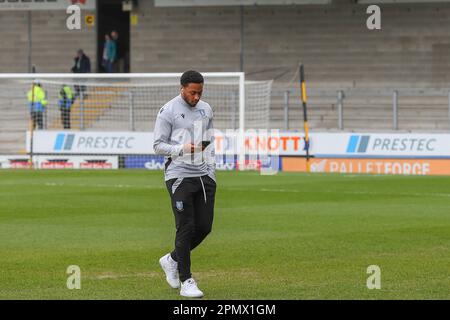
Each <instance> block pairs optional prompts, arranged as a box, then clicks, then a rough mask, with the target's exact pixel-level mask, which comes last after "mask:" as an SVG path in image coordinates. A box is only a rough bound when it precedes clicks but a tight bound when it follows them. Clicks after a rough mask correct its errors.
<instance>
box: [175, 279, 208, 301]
mask: <svg viewBox="0 0 450 320" xmlns="http://www.w3.org/2000/svg"><path fill="white" fill-rule="evenodd" d="M180 295H182V296H183V297H188V298H201V297H203V292H201V291H200V290H199V289H198V287H197V283H196V282H195V280H194V279H192V278H189V279H187V280H186V281H183V282H182V283H181V290H180Z"/></svg>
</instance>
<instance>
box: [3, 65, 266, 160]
mask: <svg viewBox="0 0 450 320" xmlns="http://www.w3.org/2000/svg"><path fill="white" fill-rule="evenodd" d="M202 75H203V76H204V78H205V86H204V91H203V96H202V100H204V101H206V102H208V103H209V104H210V105H211V107H212V108H213V112H214V127H215V129H217V130H220V131H222V132H226V131H234V132H235V133H236V134H235V139H236V143H235V147H236V146H237V148H236V152H235V155H236V156H237V159H236V160H237V161H238V162H239V163H244V159H245V147H244V140H245V139H244V133H245V130H246V129H260V128H262V129H267V128H268V126H269V108H270V94H271V86H272V81H246V79H245V74H244V73H242V72H205V73H202ZM180 77H181V73H134V74H90V73H88V74H71V73H70V74H69V73H63V74H61V73H41V74H20V73H19V74H17V73H15V74H0V112H2V115H3V119H2V120H0V121H3V122H4V123H8V126H6V127H7V128H6V129H3V128H0V145H3V148H1V147H0V157H1V156H2V155H5V154H23V153H24V149H25V143H24V141H23V140H24V138H22V135H24V132H25V131H27V129H28V125H27V126H24V123H25V122H26V123H27V124H28V120H29V119H30V109H29V105H30V102H29V101H27V92H28V91H29V90H30V88H31V87H32V86H33V85H34V84H37V83H39V84H40V86H41V88H42V89H43V91H44V92H45V93H46V100H47V105H46V106H45V108H44V110H43V127H42V128H39V127H37V128H36V131H35V133H34V135H35V136H36V137H41V138H42V134H43V132H44V131H45V132H50V133H52V134H53V135H54V134H56V131H58V132H59V131H61V132H80V133H81V132H96V133H98V132H135V133H140V132H147V133H148V132H153V126H154V123H155V120H156V116H157V113H158V111H159V109H160V108H161V107H162V106H163V105H164V104H165V103H166V102H168V101H169V100H171V99H172V98H173V97H175V96H176V95H178V94H179V89H180ZM64 86H68V87H69V88H70V89H69V92H70V91H71V94H72V99H73V103H72V104H71V106H70V112H69V115H68V117H69V121H68V122H70V123H69V124H68V123H67V121H64V119H65V117H67V113H66V114H64V112H63V110H62V109H63V108H62V105H61V104H63V105H65V102H62V101H66V100H64V99H65V98H66V93H65V92H64V90H63V87H64ZM61 95H63V96H61ZM68 95H70V93H69V94H68ZM3 111H5V112H3ZM8 128H9V131H8ZM20 131H22V132H20ZM19 135H20V136H21V137H19ZM2 136H3V138H2ZM52 137H53V136H52ZM55 139H56V138H55ZM5 140H8V144H6V145H5V144H2V141H5ZM5 146H6V147H5ZM38 146H39V144H38V145H35V146H34V148H35V150H33V154H36V155H39V154H40V152H39V148H38ZM25 150H26V149H25ZM52 151H55V150H52ZM56 151H59V150H56ZM94 151H95V150H94ZM94 151H93V152H92V155H96V152H94ZM25 153H27V152H25ZM75 153H76V152H75ZM111 154H114V152H113V151H111ZM120 161H123V160H120ZM120 161H119V162H120ZM238 168H244V166H240V165H239V166H238Z"/></svg>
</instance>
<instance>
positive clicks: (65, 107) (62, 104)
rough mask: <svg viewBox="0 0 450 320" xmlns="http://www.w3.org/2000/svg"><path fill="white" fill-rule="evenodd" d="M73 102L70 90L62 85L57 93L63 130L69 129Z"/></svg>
mask: <svg viewBox="0 0 450 320" xmlns="http://www.w3.org/2000/svg"><path fill="white" fill-rule="evenodd" d="M73 102H74V96H73V92H72V89H71V88H70V87H69V86H68V85H66V84H63V85H62V87H61V90H60V91H59V101H58V106H59V111H61V123H62V126H63V128H64V129H70V109H71V108H72V105H73Z"/></svg>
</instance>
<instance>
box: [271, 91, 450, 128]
mask: <svg viewBox="0 0 450 320" xmlns="http://www.w3.org/2000/svg"><path fill="white" fill-rule="evenodd" d="M274 97H275V98H276V97H278V98H279V99H278V100H277V101H278V102H279V103H280V101H281V98H282V104H283V106H282V109H283V112H282V114H283V119H282V122H283V129H284V130H290V129H292V128H291V123H292V122H293V120H301V121H303V119H302V118H301V119H294V118H293V117H292V114H291V113H292V110H293V109H297V110H299V108H300V100H299V92H298V90H297V89H291V90H279V89H278V90H277V89H274V90H272V98H274ZM333 97H334V99H333ZM389 97H391V102H390V103H387V102H385V103H383V108H384V110H386V114H385V118H386V121H389V120H388V119H391V120H390V121H391V123H392V125H391V126H390V127H389V129H390V130H395V131H397V130H400V126H399V124H400V123H401V122H402V121H403V123H405V122H407V121H409V120H411V119H405V120H404V119H402V116H401V114H400V109H401V110H402V111H403V112H406V111H410V112H413V111H414V107H413V106H411V105H408V104H405V103H403V104H402V103H401V101H400V99H401V98H421V99H425V98H426V97H431V98H440V99H442V103H440V108H439V110H440V111H442V112H441V113H442V114H440V115H439V117H440V119H446V122H447V128H444V129H440V130H450V90H449V89H424V88H400V89H373V88H370V89H365V88H350V89H329V90H309V92H308V107H309V108H308V109H309V110H308V112H309V113H311V111H315V110H317V109H318V108H321V110H324V111H323V114H325V113H326V112H325V110H332V111H333V112H334V113H335V120H336V123H335V126H334V129H338V130H347V129H349V128H348V127H347V126H346V125H345V123H346V118H345V116H344V114H345V109H346V106H347V108H348V105H347V104H346V102H347V101H348V100H349V99H351V98H353V99H359V100H364V99H366V100H369V102H365V103H363V104H361V107H360V112H365V111H367V110H368V109H369V108H371V102H370V101H371V100H376V99H380V98H382V99H384V101H387V100H388V99H389ZM331 99H333V100H334V102H333V103H330V100H331ZM324 100H328V102H323V101H324ZM444 101H445V104H444ZM378 107H379V106H378ZM272 108H274V106H272ZM427 108H428V110H433V108H429V107H427V106H425V107H424V109H423V110H422V111H426V110H427ZM353 109H355V107H354V106H353ZM416 109H417V106H416ZM367 116H368V117H370V112H367ZM367 120H368V121H370V118H368V119H367ZM416 120H417V121H422V122H423V123H426V122H427V118H426V117H423V116H420V115H418V116H417V119H416ZM350 129H351V128H350Z"/></svg>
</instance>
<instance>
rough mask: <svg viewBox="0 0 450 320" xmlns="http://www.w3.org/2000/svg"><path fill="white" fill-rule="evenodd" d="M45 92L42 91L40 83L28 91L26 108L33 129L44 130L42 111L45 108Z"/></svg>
mask: <svg viewBox="0 0 450 320" xmlns="http://www.w3.org/2000/svg"><path fill="white" fill-rule="evenodd" d="M45 96H46V94H45V91H44V90H43V89H42V87H41V84H40V83H36V84H35V85H33V88H32V89H31V90H30V91H28V93H27V98H28V106H29V109H30V117H31V121H32V125H33V129H36V125H37V128H38V129H39V130H42V129H44V111H45V107H46V106H47V99H46V97H45Z"/></svg>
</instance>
